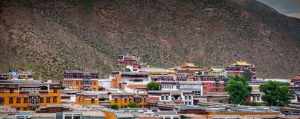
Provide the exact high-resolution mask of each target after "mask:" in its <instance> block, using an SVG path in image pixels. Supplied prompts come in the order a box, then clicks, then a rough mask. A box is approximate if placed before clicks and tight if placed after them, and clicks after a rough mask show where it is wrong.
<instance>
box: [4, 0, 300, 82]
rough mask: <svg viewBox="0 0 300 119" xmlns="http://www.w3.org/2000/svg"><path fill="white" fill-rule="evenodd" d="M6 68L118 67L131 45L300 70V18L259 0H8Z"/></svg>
mask: <svg viewBox="0 0 300 119" xmlns="http://www.w3.org/2000/svg"><path fill="white" fill-rule="evenodd" d="M0 16H1V17H0V49H1V50H0V57H1V58H0V71H2V72H5V71H7V70H8V69H9V68H21V69H31V70H33V71H34V72H35V76H36V77H38V78H40V79H61V78H62V73H63V70H64V69H84V70H98V71H100V72H101V73H102V74H105V73H108V72H110V71H111V70H114V69H116V68H117V67H116V65H115V64H114V63H115V57H116V56H117V55H119V54H121V53H124V51H128V52H129V53H131V54H135V55H138V56H140V57H141V58H142V61H144V62H147V63H148V64H151V65H152V66H162V67H169V66H173V65H176V64H180V63H182V62H185V61H191V62H195V63H197V64H199V65H202V66H211V65H223V64H230V63H232V62H233V61H234V60H236V59H238V58H239V57H240V58H241V59H247V60H248V61H249V62H251V63H254V64H256V65H257V68H258V77H270V78H271V77H273V78H288V77H291V76H293V75H295V74H297V73H299V72H300V60H299V59H300V42H299V39H300V35H299V34H300V20H298V19H292V18H288V17H286V16H283V15H281V14H279V13H277V12H276V11H275V10H273V9H271V8H268V7H267V6H265V5H263V4H261V3H259V2H256V1H254V0H128V1H121V0H101V1H98V0H97V1H96V0H43V1H41V0H27V1H24V0H1V1H0Z"/></svg>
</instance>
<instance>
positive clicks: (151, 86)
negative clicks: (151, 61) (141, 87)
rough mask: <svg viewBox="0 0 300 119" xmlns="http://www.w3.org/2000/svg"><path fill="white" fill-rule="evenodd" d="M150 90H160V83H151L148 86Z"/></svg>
mask: <svg viewBox="0 0 300 119" xmlns="http://www.w3.org/2000/svg"><path fill="white" fill-rule="evenodd" d="M147 88H148V90H159V89H160V86H159V84H158V83H156V82H154V81H151V82H150V83H148V84H147Z"/></svg>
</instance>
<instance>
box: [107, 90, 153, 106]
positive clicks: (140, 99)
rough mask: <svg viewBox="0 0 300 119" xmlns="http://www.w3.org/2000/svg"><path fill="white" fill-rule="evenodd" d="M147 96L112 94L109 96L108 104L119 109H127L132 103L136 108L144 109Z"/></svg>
mask: <svg viewBox="0 0 300 119" xmlns="http://www.w3.org/2000/svg"><path fill="white" fill-rule="evenodd" d="M146 97H147V95H134V94H129V93H112V94H110V96H109V100H110V104H111V105H117V106H118V107H120V108H126V107H128V104H129V103H130V102H134V103H136V104H137V106H138V107H145V106H146V105H147V104H146Z"/></svg>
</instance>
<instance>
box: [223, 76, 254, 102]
mask: <svg viewBox="0 0 300 119" xmlns="http://www.w3.org/2000/svg"><path fill="white" fill-rule="evenodd" d="M225 90H226V91H227V92H228V94H229V100H230V102H231V103H233V104H244V103H245V99H246V97H247V96H249V95H250V92H251V87H250V86H249V84H248V82H247V79H246V78H245V77H239V76H235V77H230V78H229V81H228V84H227V85H226V87H225Z"/></svg>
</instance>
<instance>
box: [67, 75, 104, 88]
mask: <svg viewBox="0 0 300 119" xmlns="http://www.w3.org/2000/svg"><path fill="white" fill-rule="evenodd" d="M98 78H99V77H98V73H95V72H83V71H78V70H67V71H65V72H64V80H63V86H64V87H66V88H68V89H73V90H78V91H79V90H92V91H98V90H99V89H100V85H99V81H98Z"/></svg>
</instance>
